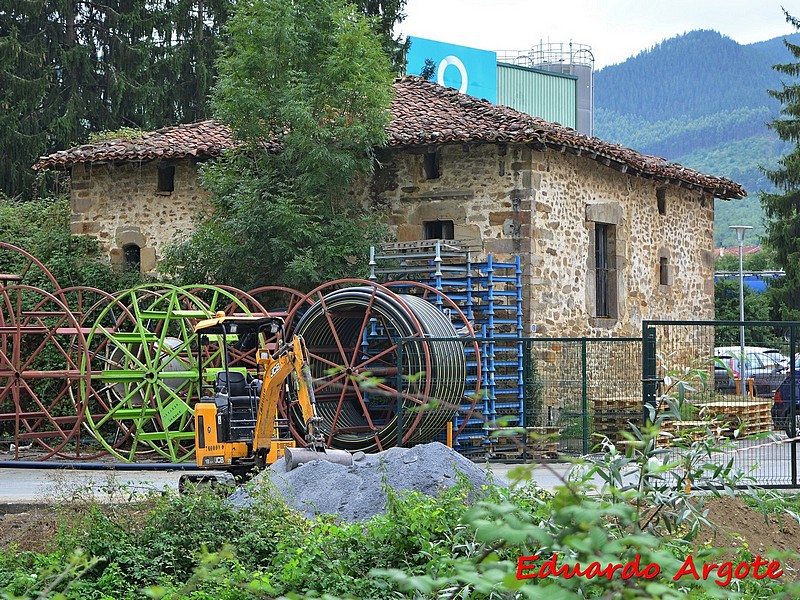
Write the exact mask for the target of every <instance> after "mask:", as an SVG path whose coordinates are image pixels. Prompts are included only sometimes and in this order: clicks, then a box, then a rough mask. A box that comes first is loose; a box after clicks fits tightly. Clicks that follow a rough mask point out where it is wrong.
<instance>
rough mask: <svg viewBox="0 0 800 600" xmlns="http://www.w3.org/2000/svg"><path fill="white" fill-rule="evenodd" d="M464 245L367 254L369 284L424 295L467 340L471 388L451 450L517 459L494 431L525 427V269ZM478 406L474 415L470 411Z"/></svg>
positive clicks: (432, 244) (419, 245)
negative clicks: (472, 342) (483, 256)
mask: <svg viewBox="0 0 800 600" xmlns="http://www.w3.org/2000/svg"><path fill="white" fill-rule="evenodd" d="M478 250H479V248H476V247H474V246H471V245H470V244H469V243H468V242H464V241H459V240H421V241H415V242H397V243H390V244H383V245H381V246H380V247H378V248H373V249H372V251H371V256H370V279H372V280H373V281H379V282H381V283H383V284H384V285H388V286H391V287H396V288H398V291H402V293H407V294H414V295H420V296H422V297H425V298H426V299H427V300H429V301H430V302H432V303H434V304H435V305H436V306H437V308H439V309H440V310H442V311H443V312H445V313H446V314H449V315H450V317H451V319H452V321H453V324H454V326H455V327H456V329H457V330H458V331H459V332H460V334H462V335H464V337H471V336H472V335H473V333H474V336H475V337H476V338H478V339H480V340H481V342H480V344H479V345H478V346H477V347H473V346H470V345H469V344H465V352H466V354H467V390H468V393H469V390H473V391H474V393H476V394H477V396H478V398H477V402H475V401H474V398H472V397H465V399H464V401H463V402H462V405H461V407H460V409H459V411H458V412H457V414H456V417H455V419H454V422H453V429H454V431H455V432H456V435H455V438H454V447H455V448H456V449H457V450H458V451H459V452H461V453H462V454H465V455H471V456H481V455H487V454H488V455H490V456H502V457H512V455H513V454H514V453H515V452H518V448H519V445H518V444H514V443H510V442H509V443H508V444H507V443H506V438H503V437H494V436H492V432H493V431H495V430H497V429H498V428H502V427H516V426H520V425H522V424H523V413H524V406H523V401H524V381H523V358H522V357H523V351H522V338H523V311H522V269H521V265H520V258H519V256H515V257H513V259H512V260H510V261H507V262H500V261H496V260H495V259H494V257H493V256H492V255H491V254H489V255H487V256H486V259H485V260H482V261H476V260H473V256H474V255H475V254H476V251H478ZM473 407H474V410H472V409H473Z"/></svg>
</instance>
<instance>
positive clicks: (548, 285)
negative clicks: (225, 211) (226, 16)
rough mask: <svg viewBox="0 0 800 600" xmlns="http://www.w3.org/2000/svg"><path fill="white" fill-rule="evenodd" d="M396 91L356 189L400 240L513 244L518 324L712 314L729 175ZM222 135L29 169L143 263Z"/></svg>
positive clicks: (85, 152) (174, 223) (100, 148)
mask: <svg viewBox="0 0 800 600" xmlns="http://www.w3.org/2000/svg"><path fill="white" fill-rule="evenodd" d="M395 92H396V94H395V98H394V101H393V104H392V108H391V110H392V117H393V118H392V121H391V123H390V125H389V130H388V134H389V144H388V146H387V147H385V148H381V149H380V150H379V166H378V167H377V168H376V171H375V174H374V176H373V177H372V179H371V181H370V182H369V184H368V185H367V186H365V187H363V188H361V189H358V190H355V193H356V195H357V197H359V198H360V199H361V200H362V201H363V202H366V203H372V204H374V205H376V206H377V207H379V208H380V210H381V212H383V213H384V214H385V215H386V218H387V220H388V222H389V224H390V225H391V226H392V229H393V231H394V233H395V235H396V237H397V239H398V240H399V241H404V240H418V239H426V238H431V239H432V238H443V239H458V240H468V241H469V242H470V243H471V244H474V245H477V246H478V247H479V248H480V249H481V251H482V252H483V253H484V254H487V253H491V254H492V255H493V256H495V257H499V258H500V259H502V258H503V257H507V256H508V255H511V254H518V255H520V256H521V257H522V264H523V289H524V295H525V306H526V310H525V312H526V315H527V316H528V317H529V318H527V319H526V321H528V322H529V323H535V324H536V325H537V328H538V331H539V332H541V333H546V334H547V335H560V336H575V335H599V336H609V335H635V334H638V333H639V329H640V324H641V321H642V319H647V318H659V319H669V318H673V319H711V318H713V314H714V279H713V226H714V198H723V199H737V198H741V197H743V196H744V195H745V192H744V190H743V189H742V188H741V186H739V185H738V184H736V183H734V182H732V181H730V180H727V179H724V178H720V177H715V176H711V175H705V174H702V173H699V172H697V171H694V170H692V169H688V168H685V167H683V166H681V165H678V164H674V163H669V162H667V161H665V160H664V159H661V158H657V157H652V156H643V155H641V154H639V153H637V152H635V151H633V150H631V149H628V148H624V147H621V146H618V145H613V144H609V143H607V142H604V141H602V140H600V139H597V138H593V137H587V136H585V135H582V134H579V133H577V132H576V131H574V130H572V129H569V128H566V127H562V126H561V125H558V124H555V123H550V122H546V121H543V120H541V119H537V118H534V117H531V116H528V115H525V114H522V113H519V112H517V111H514V110H512V109H510V108H506V107H502V106H495V105H493V104H491V103H489V102H487V101H483V100H478V99H476V98H473V97H470V96H466V95H464V94H460V93H459V92H457V91H455V90H452V89H448V88H444V87H441V86H439V85H437V84H435V83H432V82H428V81H424V80H422V79H419V78H414V77H408V78H405V79H402V80H398V81H397V82H396V83H395ZM230 145H231V135H230V131H229V130H228V129H227V128H226V127H224V126H222V125H219V124H217V123H214V122H213V121H205V122H202V123H195V124H191V125H179V126H176V127H170V128H165V129H161V130H158V131H155V132H151V133H148V134H145V135H144V136H142V137H141V138H138V139H130V140H111V141H107V142H103V143H99V144H96V145H84V146H79V147H75V148H71V149H69V150H65V151H62V152H57V153H55V154H52V155H50V156H46V157H43V158H42V159H41V160H40V161H39V162H38V163H37V165H36V168H37V169H57V170H64V171H68V172H69V173H70V175H71V182H72V189H71V199H72V210H73V214H72V228H73V232H75V233H81V234H88V235H93V236H95V237H97V238H98V239H99V240H100V241H101V242H102V244H103V245H104V246H105V247H106V248H107V249H108V252H109V257H110V260H111V261H112V262H115V263H123V262H128V263H136V262H138V263H139V264H140V267H141V269H142V270H145V271H146V270H150V269H152V268H154V267H155V265H156V263H157V260H158V255H159V254H158V253H159V249H160V248H161V246H162V245H163V244H164V243H166V242H169V241H171V240H173V239H174V238H175V236H176V235H179V234H180V232H182V231H183V232H185V231H188V230H190V229H191V228H192V226H193V223H194V219H195V218H196V217H198V216H199V215H201V214H204V213H205V212H206V211H207V210H209V208H210V204H209V202H208V194H207V192H206V191H205V190H204V189H203V188H202V187H201V186H200V185H199V184H198V182H197V169H198V164H199V163H200V162H202V161H204V160H209V159H213V158H214V157H216V156H219V155H220V153H221V152H222V151H224V150H225V149H226V148H228V147H230ZM264 283H265V284H268V283H269V282H264Z"/></svg>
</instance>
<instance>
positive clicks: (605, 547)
mask: <svg viewBox="0 0 800 600" xmlns="http://www.w3.org/2000/svg"><path fill="white" fill-rule="evenodd" d="M698 382H699V383H698ZM667 383H668V385H667V386H666V389H665V393H664V395H663V396H662V397H661V398H660V399H659V400H660V403H659V404H660V410H659V411H657V412H655V413H654V414H653V415H652V416H653V421H654V424H653V426H650V427H644V428H641V429H634V430H633V433H632V434H631V435H630V436H628V438H627V439H626V440H624V442H625V443H612V442H611V441H610V440H602V442H601V444H602V448H603V452H602V453H600V454H598V455H594V456H591V457H588V458H587V459H585V460H583V461H580V462H579V463H578V464H577V465H576V468H575V469H573V471H574V475H573V476H572V477H571V478H569V479H566V480H564V481H563V485H561V486H560V487H558V488H557V489H556V490H555V492H554V493H550V492H546V491H544V490H542V489H540V488H538V487H537V486H536V485H535V484H534V483H533V482H532V478H531V475H530V468H529V467H520V468H519V469H517V470H515V472H512V474H511V475H512V477H513V478H514V480H515V484H516V485H515V486H514V487H512V488H511V489H499V488H496V487H493V486H489V487H488V488H487V489H485V490H482V491H483V492H484V494H482V495H480V496H479V495H478V494H475V493H474V491H475V490H472V489H471V488H470V487H469V485H468V484H467V482H466V481H463V480H462V481H459V482H458V485H456V486H455V487H453V488H452V489H450V490H448V491H445V492H443V493H442V494H441V495H440V497H438V498H431V497H428V496H425V495H421V494H416V493H406V492H398V491H394V490H387V504H386V513H385V514H383V515H377V516H375V517H372V518H371V519H369V520H367V521H364V522H361V523H341V522H338V521H337V520H336V519H335V518H334V517H331V516H325V517H318V518H317V519H314V520H309V519H306V518H305V517H303V516H302V515H300V514H299V513H297V512H295V511H293V510H291V509H290V508H288V507H287V505H286V503H285V502H284V501H283V499H282V498H281V497H280V495H279V494H278V493H277V492H276V491H274V490H273V489H271V488H270V487H269V486H263V487H260V488H257V489H256V488H255V487H253V488H252V489H250V490H249V494H250V496H251V498H252V499H253V501H252V502H251V503H250V505H249V506H248V507H246V508H239V509H235V508H234V507H233V506H231V505H230V504H229V503H228V502H227V501H226V500H225V499H224V498H223V497H220V496H219V495H217V494H211V493H200V492H198V493H194V494H187V495H183V496H162V495H154V496H153V497H151V498H149V499H148V500H147V504H146V508H145V505H143V506H141V507H139V506H134V510H129V511H120V510H114V511H113V512H109V511H108V510H107V506H105V505H102V504H98V503H96V502H92V501H91V500H85V499H83V498H82V497H81V496H80V494H77V495H76V498H77V499H78V500H79V501H78V502H76V503H75V505H74V506H73V507H72V508H71V509H65V510H72V511H73V513H72V514H71V515H70V519H64V525H63V526H62V528H61V529H60V530H59V532H58V534H57V536H56V549H55V550H54V551H53V552H50V553H41V554H34V553H15V552H14V551H13V550H10V551H6V552H3V553H0V597H2V598H4V599H10V598H14V599H21V600H22V599H24V600H27V599H29V598H30V599H32V598H42V599H46V598H53V599H55V598H59V599H64V600H71V599H81V600H83V599H90V598H103V599H111V598H114V599H116V598H119V599H133V598H141V597H143V596H144V595H146V596H147V597H150V598H155V599H162V598H170V599H176V600H177V599H191V600H201V599H203V600H205V599H212V598H213V599H223V600H240V599H242V600H243V599H248V600H251V599H252V600H257V599H261V598H275V597H279V596H280V597H287V598H298V599H306V598H309V599H310V598H357V599H359V600H361V599H369V598H376V599H381V600H383V599H386V598H414V599H420V600H422V599H437V600H445V599H453V600H455V599H456V598H492V599H495V598H496V599H512V598H513V599H516V598H530V599H533V598H546V599H547V600H557V599H559V598H579V597H583V598H615V599H616V598H621V599H627V598H654V599H678V598H686V597H692V598H701V599H702V598H731V597H741V598H773V597H796V596H797V590H796V589H795V588H794V587H793V584H791V583H790V582H788V581H786V580H782V579H761V580H756V579H754V578H753V577H749V578H744V579H736V578H735V577H732V576H731V577H728V578H727V579H728V580H727V582H725V578H724V573H723V574H720V572H718V571H713V572H712V573H711V575H710V576H707V577H705V578H702V577H698V578H697V579H696V578H695V577H693V576H691V574H689V575H686V576H684V577H680V578H678V579H677V580H676V579H675V578H674V576H675V575H676V574H678V573H679V572H680V571H681V569H683V568H685V567H686V564H687V563H686V561H687V560H689V558H690V557H691V559H692V560H693V561H695V562H696V563H697V564H701V563H704V562H705V561H713V562H715V563H723V562H724V560H729V561H732V564H733V563H736V564H738V562H740V561H746V562H751V561H754V560H756V559H757V558H758V557H757V553H755V552H754V551H753V550H752V549H751V548H749V547H748V546H747V544H744V543H743V544H740V547H739V548H734V549H727V550H720V549H717V548H715V547H714V544H713V543H712V542H711V541H710V540H709V539H704V538H702V537H700V532H701V531H708V527H709V523H708V519H707V512H706V510H707V509H706V504H705V503H706V500H707V498H708V497H709V495H720V494H729V493H732V491H733V488H734V486H736V485H739V484H741V483H742V482H744V481H746V474H743V473H739V472H737V471H736V470H735V469H734V466H733V463H732V462H731V461H730V460H728V459H727V458H726V457H727V455H725V454H722V453H721V451H724V450H725V443H724V442H720V441H719V440H718V439H717V437H716V436H714V435H712V434H711V433H712V428H713V426H714V424H713V423H712V422H711V421H710V420H709V421H706V422H705V427H706V428H707V431H708V434H707V435H703V436H700V438H699V439H698V440H694V439H681V438H673V439H672V440H671V444H670V447H665V446H664V445H663V443H661V441H660V440H663V435H661V434H662V432H661V429H660V427H659V425H660V423H661V421H662V419H664V418H666V416H670V417H671V418H675V419H679V418H681V417H687V416H688V417H689V418H691V419H692V420H697V419H698V417H699V418H701V419H702V418H703V415H702V414H700V415H698V414H696V413H695V412H694V411H693V410H691V409H689V408H688V407H687V406H686V401H687V400H686V398H687V392H691V389H692V387H693V386H697V385H701V384H702V381H701V380H700V379H699V375H697V374H696V373H695V372H694V371H692V370H683V371H681V372H680V373H673V374H670V375H669V379H668V380H667ZM538 468H547V465H540V466H539V467H538ZM598 482H599V484H598ZM117 491H119V490H117ZM115 493H116V492H115ZM123 493H124V492H123ZM479 498H480V500H479ZM748 502H750V503H751V504H752V505H754V506H756V507H758V508H759V510H762V511H763V512H764V513H765V515H767V514H771V513H779V514H781V515H786V516H785V517H783V518H790V517H793V516H794V515H795V514H796V512H797V510H798V507H800V503H799V502H798V501H797V499H796V498H794V497H786V496H783V495H781V494H778V493H775V492H756V491H753V492H752V493H751V495H750V496H749V499H748ZM67 523H70V525H67ZM781 556H783V555H781ZM534 557H536V558H534ZM521 558H522V559H525V560H523V561H522V563H521V562H520V559H521ZM776 558H781V557H779V556H776ZM548 560H551V561H552V562H553V564H554V565H555V566H556V567H558V568H565V569H575V568H578V566H579V565H580V568H581V569H586V568H588V566H589V565H591V564H592V563H597V565H598V566H597V567H596V568H597V569H602V568H604V567H605V566H607V565H616V564H619V565H634V566H635V568H636V569H640V570H641V573H640V574H639V575H637V576H633V577H628V578H625V577H622V576H620V575H619V573H617V576H614V575H613V573H612V575H611V576H609V577H605V576H596V577H593V578H590V577H587V576H574V577H570V578H567V577H564V576H552V575H551V576H547V577H542V576H539V573H540V571H538V569H539V567H541V565H542V564H543V563H544V562H546V561H548ZM621 568H622V567H621ZM648 569H649V571H648ZM732 569H733V567H731V572H732ZM655 571H657V573H654V572H655ZM645 573H650V574H652V575H653V576H652V577H646V576H645V575H644V574H645ZM729 574H730V573H729ZM519 575H521V576H522V577H519ZM720 577H722V579H719V578H720ZM717 581H723V582H725V584H724V585H722V584H719V583H717Z"/></svg>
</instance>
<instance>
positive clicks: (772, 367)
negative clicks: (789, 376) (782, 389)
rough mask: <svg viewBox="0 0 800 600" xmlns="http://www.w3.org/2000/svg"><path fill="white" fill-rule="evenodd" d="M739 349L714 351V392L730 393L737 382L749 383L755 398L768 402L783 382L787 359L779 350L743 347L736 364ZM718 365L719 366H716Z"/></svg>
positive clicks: (718, 349) (735, 347) (729, 347)
mask: <svg viewBox="0 0 800 600" xmlns="http://www.w3.org/2000/svg"><path fill="white" fill-rule="evenodd" d="M741 354H742V350H741V348H740V347H739V346H722V347H719V348H714V358H716V359H719V360H718V361H717V362H715V365H714V389H715V390H716V391H719V392H725V393H734V392H735V390H736V380H737V379H744V380H747V379H751V378H752V379H753V386H754V387H755V394H756V396H764V397H769V398H771V397H772V396H773V394H774V393H775V390H776V389H778V386H779V385H780V384H781V383H782V382H783V380H784V378H785V376H786V372H787V370H788V366H789V359H788V358H786V357H785V356H784V355H783V354H782V353H781V351H780V350H776V349H775V348H764V347H761V346H745V347H744V360H740V358H741ZM720 362H721V363H722V364H720Z"/></svg>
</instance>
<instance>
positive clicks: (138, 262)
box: [122, 244, 142, 272]
mask: <svg viewBox="0 0 800 600" xmlns="http://www.w3.org/2000/svg"><path fill="white" fill-rule="evenodd" d="M122 260H123V262H124V265H125V270H126V271H136V272H139V271H141V269H142V249H141V248H139V246H137V245H136V244H125V245H124V246H123V247H122Z"/></svg>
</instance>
